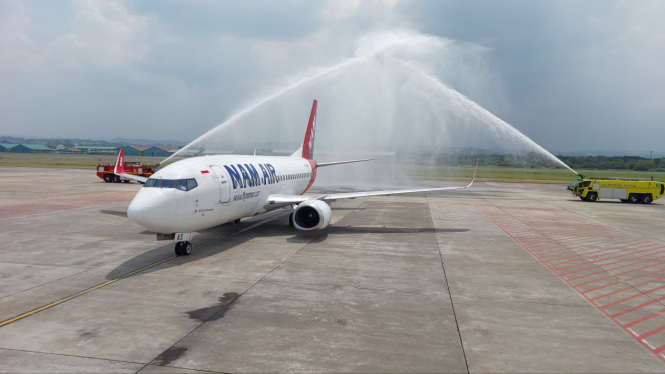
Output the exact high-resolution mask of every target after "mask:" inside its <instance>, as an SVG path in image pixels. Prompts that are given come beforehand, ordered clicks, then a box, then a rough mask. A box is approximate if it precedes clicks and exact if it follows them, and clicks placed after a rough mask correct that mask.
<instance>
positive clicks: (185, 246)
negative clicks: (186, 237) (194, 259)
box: [175, 242, 192, 256]
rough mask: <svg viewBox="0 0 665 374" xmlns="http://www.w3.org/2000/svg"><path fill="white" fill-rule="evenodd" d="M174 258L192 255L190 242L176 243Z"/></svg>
mask: <svg viewBox="0 0 665 374" xmlns="http://www.w3.org/2000/svg"><path fill="white" fill-rule="evenodd" d="M175 254H176V256H189V255H190V254H192V243H190V242H177V243H175Z"/></svg>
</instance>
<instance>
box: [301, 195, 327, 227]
mask: <svg viewBox="0 0 665 374" xmlns="http://www.w3.org/2000/svg"><path fill="white" fill-rule="evenodd" d="M331 218H332V210H331V209H330V206H329V205H328V204H326V203H325V201H321V200H314V201H305V202H304V203H301V204H299V205H298V206H297V207H296V209H295V211H294V212H293V226H295V228H297V229H298V230H303V231H310V230H321V229H324V228H326V227H328V225H330V219H331Z"/></svg>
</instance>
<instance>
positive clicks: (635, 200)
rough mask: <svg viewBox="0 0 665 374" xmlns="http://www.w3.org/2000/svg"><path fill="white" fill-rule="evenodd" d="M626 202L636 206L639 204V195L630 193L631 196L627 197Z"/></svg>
mask: <svg viewBox="0 0 665 374" xmlns="http://www.w3.org/2000/svg"><path fill="white" fill-rule="evenodd" d="M628 201H630V202H631V203H633V204H637V203H639V202H640V195H637V194H634V193H631V194H630V195H629V196H628Z"/></svg>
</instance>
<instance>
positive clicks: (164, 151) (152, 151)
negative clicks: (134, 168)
mask: <svg viewBox="0 0 665 374" xmlns="http://www.w3.org/2000/svg"><path fill="white" fill-rule="evenodd" d="M172 150H173V148H171V147H150V148H148V149H145V150H143V156H147V157H168V156H170V155H172V154H173V152H171V151H172Z"/></svg>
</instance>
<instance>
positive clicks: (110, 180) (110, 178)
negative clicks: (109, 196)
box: [104, 174, 113, 183]
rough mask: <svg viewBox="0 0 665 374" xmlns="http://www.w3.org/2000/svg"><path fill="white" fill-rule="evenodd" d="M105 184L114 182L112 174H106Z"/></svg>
mask: <svg viewBox="0 0 665 374" xmlns="http://www.w3.org/2000/svg"><path fill="white" fill-rule="evenodd" d="M104 182H106V183H111V182H113V176H112V175H111V174H104Z"/></svg>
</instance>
